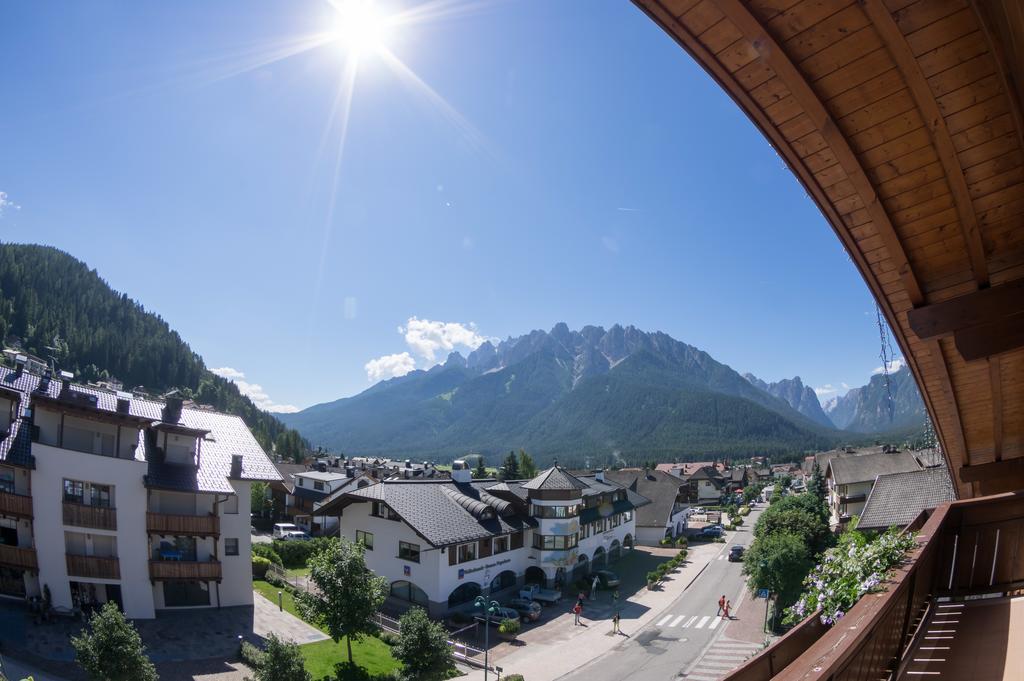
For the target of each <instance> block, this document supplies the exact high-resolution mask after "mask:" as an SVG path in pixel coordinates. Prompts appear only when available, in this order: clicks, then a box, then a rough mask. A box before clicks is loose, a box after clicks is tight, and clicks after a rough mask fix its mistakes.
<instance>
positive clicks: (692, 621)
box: [655, 614, 722, 629]
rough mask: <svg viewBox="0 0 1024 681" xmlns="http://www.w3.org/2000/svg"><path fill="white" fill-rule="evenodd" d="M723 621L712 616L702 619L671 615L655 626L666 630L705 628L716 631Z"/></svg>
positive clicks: (699, 617)
mask: <svg viewBox="0 0 1024 681" xmlns="http://www.w3.org/2000/svg"><path fill="white" fill-rule="evenodd" d="M721 621H722V618H721V617H717V616H715V617H712V616H711V615H704V616H703V617H701V616H700V615H693V616H687V615H675V614H671V615H665V616H664V617H662V618H661V619H660V620H658V622H657V624H656V625H655V626H658V627H663V628H666V629H672V628H674V627H679V628H680V629H689V628H690V627H693V628H694V629H704V628H705V627H707V628H708V629H714V628H715V627H717V626H718V624H719V623H720V622H721Z"/></svg>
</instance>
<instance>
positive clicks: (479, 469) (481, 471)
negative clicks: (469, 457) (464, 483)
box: [473, 454, 487, 479]
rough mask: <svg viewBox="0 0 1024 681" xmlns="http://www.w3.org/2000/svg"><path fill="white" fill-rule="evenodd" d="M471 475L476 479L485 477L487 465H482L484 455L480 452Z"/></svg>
mask: <svg viewBox="0 0 1024 681" xmlns="http://www.w3.org/2000/svg"><path fill="white" fill-rule="evenodd" d="M473 477H474V478H477V479H481V478H486V477H487V466H485V465H484V457H483V455H482V454H481V455H480V456H479V457H478V458H477V460H476V469H475V470H474V471H473Z"/></svg>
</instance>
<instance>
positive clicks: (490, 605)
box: [473, 596, 501, 681]
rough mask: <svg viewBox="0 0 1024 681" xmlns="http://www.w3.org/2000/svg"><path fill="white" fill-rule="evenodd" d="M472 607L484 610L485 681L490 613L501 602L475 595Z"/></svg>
mask: <svg viewBox="0 0 1024 681" xmlns="http://www.w3.org/2000/svg"><path fill="white" fill-rule="evenodd" d="M473 607H474V608H479V609H480V610H483V611H484V681H487V669H488V667H489V666H490V665H489V664H488V662H487V660H488V653H490V647H491V646H490V641H491V615H495V614H497V612H498V608H500V607H501V604H500V603H498V601H490V602H488V601H487V599H486V598H484V597H483V596H477V597H476V600H474V601H473Z"/></svg>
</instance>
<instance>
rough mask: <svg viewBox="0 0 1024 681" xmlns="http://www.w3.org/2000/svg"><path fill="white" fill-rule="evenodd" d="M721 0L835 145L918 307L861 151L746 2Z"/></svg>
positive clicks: (915, 286)
mask: <svg viewBox="0 0 1024 681" xmlns="http://www.w3.org/2000/svg"><path fill="white" fill-rule="evenodd" d="M717 4H718V7H719V9H720V10H721V11H722V13H723V14H725V16H726V17H728V18H729V20H731V21H732V22H733V24H735V25H736V28H738V29H739V30H740V33H742V34H743V35H744V36H745V37H746V38H747V40H749V41H750V42H751V43H752V44H753V46H754V49H755V50H757V53H758V55H759V58H760V60H761V61H762V62H763V63H765V64H767V65H768V66H770V67H771V69H772V70H773V71H775V75H776V76H778V78H779V79H780V80H782V82H783V83H785V84H786V87H787V88H788V89H789V91H790V93H791V94H792V95H793V99H795V100H796V101H797V103H798V104H800V107H801V108H802V109H803V111H804V113H805V114H806V115H807V116H808V117H809V118H810V119H811V121H812V122H813V123H814V125H815V126H816V127H817V128H818V131H819V132H820V133H821V136H822V137H824V138H825V142H826V143H827V144H828V145H829V147H830V148H831V150H832V153H833V154H835V156H836V160H838V161H839V164H840V165H841V166H842V168H843V171H844V172H845V173H846V176H847V179H848V180H849V181H850V184H851V185H853V188H854V189H855V190H856V192H857V194H858V195H860V198H861V200H862V201H863V202H864V208H865V209H866V210H867V212H868V215H869V216H870V217H871V221H872V223H873V224H874V227H875V231H877V232H878V235H879V236H880V237H881V238H882V242H883V243H884V244H885V248H886V251H887V252H888V254H889V259H890V260H891V261H892V263H893V265H895V267H896V271H897V272H898V273H899V276H900V281H901V282H902V283H903V287H904V288H905V289H906V291H907V296H908V297H909V298H910V303H911V305H914V306H915V307H916V306H918V305H921V304H922V303H924V293H923V292H922V290H921V286H920V284H919V283H918V281H917V277H915V276H914V271H913V268H911V266H910V260H909V259H908V258H907V254H906V251H904V250H903V244H902V243H901V242H900V239H899V235H897V234H896V230H895V228H894V227H893V225H892V221H891V220H890V219H889V214H888V213H886V211H885V207H884V206H882V203H881V201H880V200H879V198H878V194H876V193H875V188H874V186H873V185H872V184H871V181H870V180H869V179H868V176H867V173H865V171H864V167H863V166H862V165H861V164H860V160H859V159H858V158H857V155H856V154H855V153H854V151H853V149H852V148H851V147H850V144H849V142H848V141H847V140H846V136H845V135H843V132H842V131H841V130H840V129H839V127H838V126H837V125H836V123H835V121H833V120H832V116H831V115H830V114H829V113H828V111H827V110H826V109H825V105H824V104H823V103H822V101H821V99H820V98H819V97H818V95H817V94H816V93H815V92H814V90H813V89H812V88H811V86H810V84H809V83H808V82H807V80H806V79H805V78H804V76H803V74H801V73H800V71H799V70H798V69H797V68H796V66H795V65H794V64H793V62H792V61H790V59H789V57H788V56H787V55H786V52H785V50H784V49H783V48H782V46H781V45H779V44H778V43H777V42H775V39H774V38H772V37H771V36H770V35H769V34H768V31H766V30H765V28H764V27H763V26H762V25H761V23H760V22H759V21H758V20H757V17H755V16H754V15H753V14H751V12H750V10H749V9H747V7H746V5H744V4H743V3H742V2H741V1H740V0H717Z"/></svg>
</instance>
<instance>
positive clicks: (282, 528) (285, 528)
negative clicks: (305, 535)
mask: <svg viewBox="0 0 1024 681" xmlns="http://www.w3.org/2000/svg"><path fill="white" fill-rule="evenodd" d="M289 532H301V530H300V529H299V526H298V525H293V524H292V523H275V524H274V539H284V535H285V534H287V533H289Z"/></svg>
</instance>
